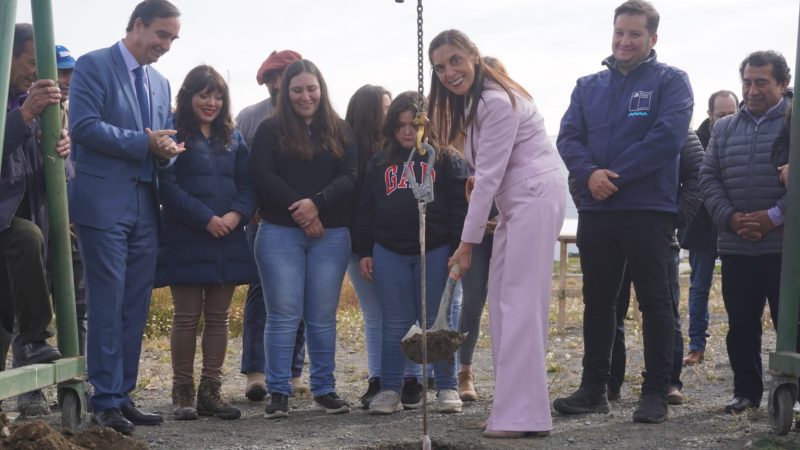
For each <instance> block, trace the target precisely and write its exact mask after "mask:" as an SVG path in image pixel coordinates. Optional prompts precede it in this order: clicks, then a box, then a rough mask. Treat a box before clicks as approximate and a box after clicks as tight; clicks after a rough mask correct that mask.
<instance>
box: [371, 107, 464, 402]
mask: <svg viewBox="0 0 800 450" xmlns="http://www.w3.org/2000/svg"><path fill="white" fill-rule="evenodd" d="M417 101H418V97H417V94H416V93H415V92H405V93H403V94H400V95H399V96H398V97H397V98H396V99H394V101H393V102H392V104H391V105H390V106H389V111H388V112H387V114H386V121H385V123H384V127H383V135H384V137H385V138H386V140H387V144H386V147H385V148H384V149H383V150H381V151H380V152H378V153H377V154H376V155H375V156H373V157H372V159H371V160H370V161H369V163H368V164H367V170H366V175H365V179H364V188H363V192H362V194H361V201H360V203H359V211H358V215H357V219H356V241H357V242H356V248H357V250H358V254H359V256H360V258H361V259H360V267H359V268H360V272H361V275H362V276H363V277H364V278H365V279H366V280H369V281H373V282H374V283H375V287H376V289H377V293H378V298H379V299H380V302H381V307H382V310H383V345H382V347H381V390H380V392H379V393H378V395H377V396H375V398H374V399H373V400H372V403H370V405H369V412H370V413H371V414H392V413H393V412H395V411H400V410H402V409H403V406H404V405H403V400H402V398H401V391H402V390H403V385H404V380H403V373H404V371H405V368H406V365H407V363H408V359H407V358H406V357H405V355H404V354H403V352H402V350H401V347H400V341H401V340H402V338H403V336H404V335H405V334H406V332H407V331H408V329H409V328H410V327H411V326H412V325H413V324H414V323H415V322H417V321H419V322H422V317H421V316H422V314H421V309H420V308H421V303H420V302H421V299H420V294H421V288H420V286H421V285H420V275H421V273H420V242H419V219H418V211H417V200H416V199H415V198H414V195H413V193H412V191H411V185H410V184H409V178H408V175H407V173H406V170H414V174H415V177H416V179H417V180H418V181H420V180H422V178H423V176H432V178H433V180H434V183H433V189H434V201H433V202H432V203H430V204H428V206H427V214H426V231H427V233H426V236H425V241H426V242H425V244H426V260H425V261H426V262H425V264H426V272H425V276H426V296H427V308H426V314H427V322H428V323H427V327H430V326H431V325H433V321H434V319H435V317H436V313H437V311H438V310H439V300H440V298H441V295H442V292H443V291H444V287H445V283H446V281H447V258H448V257H449V256H450V255H451V254H452V252H453V250H454V249H455V248H456V246H457V245H458V240H459V236H460V235H461V227H462V224H463V222H464V214H465V213H466V199H465V198H464V184H465V183H466V179H467V167H466V164H465V163H464V160H463V159H462V158H461V157H460V156H459V155H458V154H457V153H456V152H455V151H453V150H449V149H445V148H441V149H438V151H437V153H436V160H435V162H434V164H433V167H430V166H429V164H428V162H427V161H428V160H427V156H420V155H419V154H418V153H417V152H416V151H415V152H414V158H413V160H412V161H411V162H410V163H407V162H406V161H407V160H408V157H409V154H410V152H411V151H412V150H411V149H413V148H414V146H415V144H416V136H417V127H416V126H415V125H414V117H415V116H416V114H417ZM428 131H430V128H428V129H427V130H426V132H428ZM428 134H429V136H428V138H429V142H430V143H431V144H433V145H434V146H435V144H436V141H435V138H434V135H433V134H432V133H428ZM433 367H434V373H435V376H436V388H437V389H438V393H437V397H438V408H437V409H438V410H439V411H440V412H460V411H461V400H460V399H459V398H458V392H457V391H456V377H455V363H450V362H447V361H439V362H436V363H434V364H433Z"/></svg>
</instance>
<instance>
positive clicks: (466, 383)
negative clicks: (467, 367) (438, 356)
mask: <svg viewBox="0 0 800 450" xmlns="http://www.w3.org/2000/svg"><path fill="white" fill-rule="evenodd" d="M458 396H459V397H460V398H461V401H462V402H474V401H475V400H477V399H478V391H476V390H475V385H474V384H473V383H472V372H459V374H458Z"/></svg>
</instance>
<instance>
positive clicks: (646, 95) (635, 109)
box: [628, 91, 653, 117]
mask: <svg viewBox="0 0 800 450" xmlns="http://www.w3.org/2000/svg"><path fill="white" fill-rule="evenodd" d="M652 96H653V91H636V92H634V93H633V94H631V102H630V105H629V106H628V117H637V116H638V117H647V116H648V115H649V111H650V98H652Z"/></svg>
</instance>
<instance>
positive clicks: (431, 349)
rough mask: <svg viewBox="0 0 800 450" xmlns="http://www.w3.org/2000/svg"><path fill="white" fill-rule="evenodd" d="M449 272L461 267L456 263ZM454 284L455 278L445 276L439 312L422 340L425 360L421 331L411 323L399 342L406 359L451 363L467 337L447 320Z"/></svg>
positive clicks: (457, 272) (422, 362)
mask: <svg viewBox="0 0 800 450" xmlns="http://www.w3.org/2000/svg"><path fill="white" fill-rule="evenodd" d="M450 272H451V273H455V274H460V273H461V267H460V266H459V265H458V264H456V265H454V266H453V267H452V269H451V270H450ZM455 284H456V280H454V279H453V278H451V277H448V278H447V285H446V286H445V288H444V292H443V293H442V299H441V301H440V302H439V312H438V314H437V315H436V321H434V322H433V326H432V327H431V328H430V329H429V330H428V331H427V332H425V335H426V338H427V339H424V341H425V344H426V345H425V347H426V348H427V358H426V359H427V361H424V360H423V351H422V350H423V347H422V343H423V336H422V333H423V332H422V329H421V328H420V327H419V325H417V324H414V325H412V326H411V328H410V329H409V330H408V333H406V335H405V337H403V340H402V341H401V343H400V346H401V348H402V349H403V353H405V355H406V356H407V357H408V359H410V360H412V361H414V362H415V363H417V364H424V363H426V362H436V361H442V360H447V361H449V362H451V363H452V362H454V361H455V353H456V350H458V348H459V347H460V346H461V344H463V343H464V339H466V337H467V334H466V333H459V332H458V331H453V330H451V329H450V324H449V323H448V320H447V315H448V312H449V311H450V303H452V301H453V288H454V287H455Z"/></svg>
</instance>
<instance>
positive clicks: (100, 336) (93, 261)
mask: <svg viewBox="0 0 800 450" xmlns="http://www.w3.org/2000/svg"><path fill="white" fill-rule="evenodd" d="M98 195H102V193H98ZM77 231H78V242H79V244H80V246H81V255H83V258H84V260H83V261H84V268H85V270H86V303H87V309H88V316H89V326H88V334H87V336H86V338H87V339H86V340H87V343H86V362H87V367H88V375H89V382H90V383H91V384H92V385H93V386H94V389H95V391H94V395H93V396H92V399H91V403H92V411H95V412H100V411H104V410H107V409H110V408H119V407H121V406H123V405H125V404H127V403H129V402H130V401H131V399H130V396H129V394H130V392H131V391H133V390H134V388H135V387H136V376H137V372H138V369H139V354H140V353H141V348H142V336H143V334H144V326H145V322H146V321H147V309H148V307H149V306H150V296H151V294H152V291H153V281H154V278H155V266H156V256H157V254H158V210H157V202H156V198H155V192H154V191H153V187H152V186H151V185H150V184H149V183H140V184H139V185H137V187H136V189H135V190H134V195H132V196H131V199H130V200H129V202H128V205H127V208H126V210H125V212H124V213H123V214H122V216H121V217H120V218H119V220H118V221H117V222H116V223H115V224H113V225H112V226H111V227H110V228H108V229H104V230H101V229H98V228H93V227H90V226H88V225H82V224H78V225H77Z"/></svg>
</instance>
